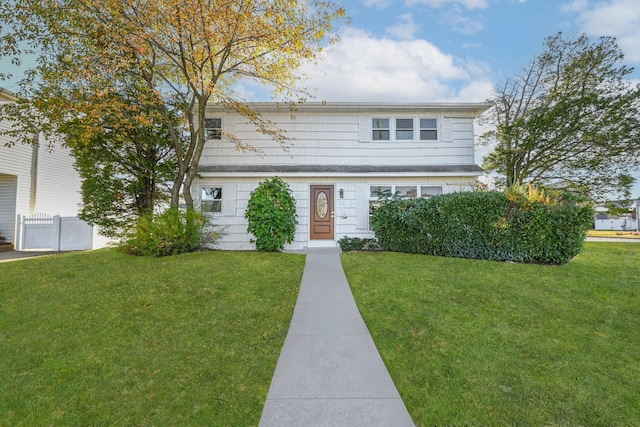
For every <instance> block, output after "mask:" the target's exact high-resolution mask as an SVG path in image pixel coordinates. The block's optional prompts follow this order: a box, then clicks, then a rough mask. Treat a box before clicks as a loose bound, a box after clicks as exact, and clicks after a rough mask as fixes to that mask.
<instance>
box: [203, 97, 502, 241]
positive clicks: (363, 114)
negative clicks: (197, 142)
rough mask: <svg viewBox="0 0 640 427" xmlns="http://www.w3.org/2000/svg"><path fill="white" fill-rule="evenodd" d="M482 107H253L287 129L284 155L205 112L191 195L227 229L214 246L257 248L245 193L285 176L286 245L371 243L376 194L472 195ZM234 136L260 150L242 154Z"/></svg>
mask: <svg viewBox="0 0 640 427" xmlns="http://www.w3.org/2000/svg"><path fill="white" fill-rule="evenodd" d="M489 106H490V105H489V104H487V103H434V104H427V103H419V104H389V103H307V104H303V105H300V106H298V107H297V111H295V112H293V113H292V112H291V111H290V110H289V109H288V108H287V107H286V106H285V107H282V106H278V104H275V103H258V104H254V105H253V107H254V108H255V109H256V110H257V111H258V112H259V113H260V114H261V115H262V117H263V118H264V119H266V120H270V121H272V122H274V123H276V124H277V126H278V127H279V128H281V129H283V130H285V131H286V132H287V136H288V137H290V138H291V139H292V140H291V144H290V146H289V147H288V149H287V150H284V149H283V148H282V147H281V146H280V145H279V144H278V143H276V142H274V141H273V140H272V139H271V138H270V137H269V136H266V135H264V134H262V133H260V132H258V131H257V130H256V127H255V125H253V124H251V122H250V121H249V120H248V119H247V118H245V117H243V116H241V115H239V114H237V113H233V112H229V111H227V110H225V109H222V108H220V107H216V106H208V108H207V134H208V135H209V137H210V139H209V140H208V142H207V144H206V147H205V150H204V153H203V156H202V159H201V162H200V166H199V168H198V173H199V179H198V180H197V181H196V182H195V183H194V185H193V187H192V191H193V192H194V194H193V196H194V199H195V200H198V201H199V202H200V205H201V207H202V208H203V210H205V211H207V212H210V213H211V214H212V215H213V217H214V223H215V224H216V225H217V226H219V227H222V228H223V229H224V231H225V233H226V235H225V236H224V238H222V239H221V240H220V241H219V243H218V245H217V247H219V248H221V249H234V250H235V249H253V248H254V246H253V245H252V244H251V243H250V238H251V236H250V235H249V234H248V232H247V221H246V219H245V218H244V213H245V210H246V207H247V202H248V200H249V197H250V193H251V191H253V189H255V188H256V187H257V185H258V184H259V183H260V182H261V181H263V180H264V179H265V178H270V177H274V176H279V177H281V178H282V179H283V180H284V181H285V182H287V183H288V184H289V186H290V188H291V190H292V193H293V196H294V198H295V199H296V203H297V205H296V206H297V214H298V221H299V224H298V227H297V230H296V235H295V240H294V242H293V243H292V244H291V245H289V246H288V247H287V248H288V249H303V248H305V247H317V246H335V245H336V241H337V240H338V239H340V238H341V237H344V236H349V237H373V232H372V231H371V230H370V225H369V220H370V215H371V213H372V211H373V210H374V209H375V206H376V204H377V203H378V198H379V195H380V193H382V192H386V191H389V192H391V193H392V194H393V193H398V194H399V195H400V196H401V197H431V196H433V195H437V194H442V193H450V192H459V191H472V190H473V189H474V186H475V181H476V179H477V177H478V176H479V175H481V174H482V169H481V168H480V167H479V166H478V165H476V163H475V160H474V119H475V118H476V117H477V116H478V115H479V114H481V113H482V112H483V111H485V110H486V109H488V108H489ZM225 135H231V136H232V137H233V138H238V139H239V140H241V141H242V142H243V143H246V144H249V145H251V146H253V147H254V148H256V149H258V150H260V151H262V152H263V153H264V154H263V155H261V156H260V155H256V154H255V153H252V152H242V151H239V150H238V149H237V148H236V145H235V143H234V142H233V141H232V140H231V139H230V138H227V137H225Z"/></svg>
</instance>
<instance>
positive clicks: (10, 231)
mask: <svg viewBox="0 0 640 427" xmlns="http://www.w3.org/2000/svg"><path fill="white" fill-rule="evenodd" d="M15 100H16V98H15V97H14V96H13V94H11V93H10V92H8V91H6V90H3V89H0V102H14V101H15ZM10 127H11V123H10V122H8V121H6V120H5V121H0V130H7V129H9V128H10ZM39 142H40V143H39V145H37V146H36V145H29V144H23V143H21V142H20V141H16V140H12V139H10V138H9V137H8V136H6V135H0V235H2V236H3V237H5V238H6V239H7V241H10V242H12V243H14V246H17V245H16V243H17V242H16V237H17V234H18V230H17V229H16V228H17V220H16V218H17V216H18V215H20V216H28V215H33V214H46V215H50V216H56V215H57V216H61V217H75V216H77V215H78V212H79V211H80V203H81V201H82V197H81V193H80V186H81V180H80V176H79V175H78V173H77V171H76V170H75V168H74V159H73V157H72V156H71V153H70V151H69V150H68V149H66V148H64V147H62V146H61V145H60V144H59V143H55V142H53V143H51V142H48V141H45V140H43V139H42V138H39ZM105 243H106V240H105V239H103V238H101V237H100V236H98V235H97V233H94V247H100V246H104V245H105Z"/></svg>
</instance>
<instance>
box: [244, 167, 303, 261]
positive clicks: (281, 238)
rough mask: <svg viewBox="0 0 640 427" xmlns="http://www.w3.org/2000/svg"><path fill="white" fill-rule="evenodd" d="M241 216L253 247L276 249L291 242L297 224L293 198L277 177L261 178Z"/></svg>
mask: <svg viewBox="0 0 640 427" xmlns="http://www.w3.org/2000/svg"><path fill="white" fill-rule="evenodd" d="M244 216H245V218H246V219H247V220H248V221H249V225H248V227H247V231H248V232H249V233H251V234H253V236H254V237H255V239H251V243H255V244H256V250H258V251H277V250H281V249H283V248H284V245H285V243H291V242H293V237H294V235H295V232H296V225H298V220H297V215H296V201H295V199H294V198H293V195H292V194H291V189H290V188H289V185H288V184H287V183H286V182H284V181H283V180H282V179H280V178H279V177H274V178H272V179H266V180H264V181H263V182H261V183H260V184H259V185H258V187H257V188H256V189H255V190H253V191H252V192H251V196H250V198H249V204H248V206H247V210H246V212H245V214H244Z"/></svg>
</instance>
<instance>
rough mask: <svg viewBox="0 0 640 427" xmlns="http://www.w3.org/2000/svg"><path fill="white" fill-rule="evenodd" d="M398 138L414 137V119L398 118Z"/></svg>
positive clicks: (407, 138)
mask: <svg viewBox="0 0 640 427" xmlns="http://www.w3.org/2000/svg"><path fill="white" fill-rule="evenodd" d="M396 139H399V140H409V141H410V140H412V139H413V119H396Z"/></svg>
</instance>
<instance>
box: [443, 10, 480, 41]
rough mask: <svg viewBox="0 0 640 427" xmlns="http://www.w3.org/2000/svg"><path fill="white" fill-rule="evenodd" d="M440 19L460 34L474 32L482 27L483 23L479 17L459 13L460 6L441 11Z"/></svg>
mask: <svg viewBox="0 0 640 427" xmlns="http://www.w3.org/2000/svg"><path fill="white" fill-rule="evenodd" d="M440 20H441V21H442V22H443V23H444V24H447V25H449V26H451V29H452V30H454V31H457V32H459V33H462V34H467V35H469V34H474V33H477V32H478V31H481V30H482V29H484V23H483V22H482V21H481V20H480V19H473V18H469V17H466V16H464V15H462V14H461V13H460V8H459V7H458V6H455V7H454V8H453V9H452V10H450V11H447V12H443V13H442V14H441V15H440Z"/></svg>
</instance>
